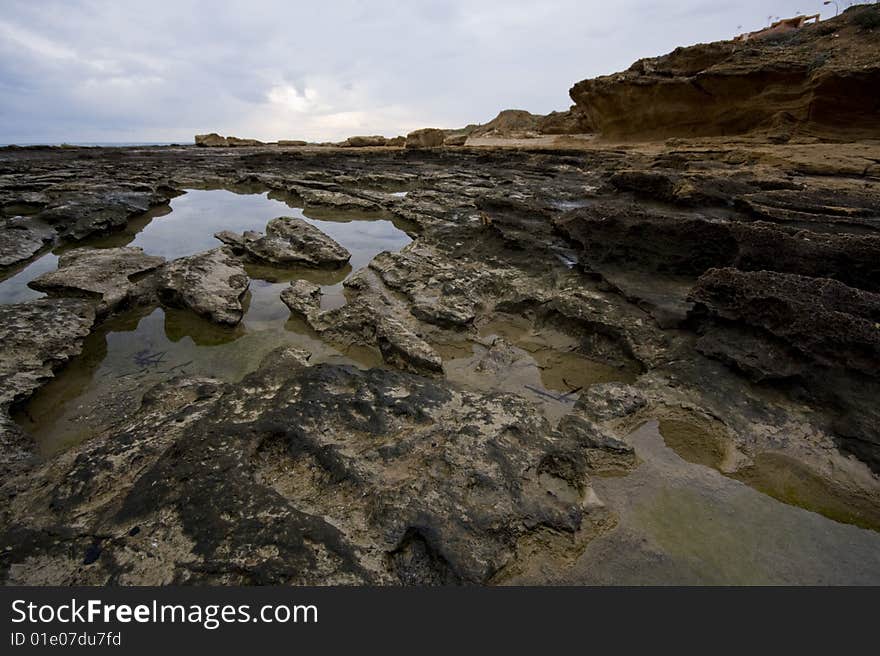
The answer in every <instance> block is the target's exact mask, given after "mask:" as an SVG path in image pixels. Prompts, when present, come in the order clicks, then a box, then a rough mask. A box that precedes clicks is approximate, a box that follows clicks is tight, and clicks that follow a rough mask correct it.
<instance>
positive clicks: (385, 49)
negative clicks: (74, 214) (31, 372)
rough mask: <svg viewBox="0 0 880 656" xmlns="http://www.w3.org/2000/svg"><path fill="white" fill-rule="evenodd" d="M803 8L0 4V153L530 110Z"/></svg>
mask: <svg viewBox="0 0 880 656" xmlns="http://www.w3.org/2000/svg"><path fill="white" fill-rule="evenodd" d="M839 4H840V6H841V8H843V7H844V6H846V5H848V4H850V3H849V2H846V1H845V0H840V2H839ZM820 10H824V15H823V18H824V17H828V16H831V15H833V13H834V10H833V7H832V8H830V10H829V7H823V6H822V3H821V2H820V0H769V1H768V0H737V1H736V2H722V1H720V0H677V1H674V2H673V1H667V0H607V1H603V2H600V1H594V0H528V1H525V2H521V1H519V0H506V1H497V0H485V1H481V0H462V1H459V0H445V1H440V0H426V1H420V0H410V1H408V2H396V1H393V0H373V1H370V2H367V1H365V0H360V1H358V0H310V1H308V2H305V1H300V0H278V1H274V0H249V1H248V0H245V1H236V0H225V1H223V0H219V1H213V2H199V1H194V0H137V1H129V0H115V1H101V0H63V1H52V0H22V1H19V0H0V143H34V142H36V143H55V142H65V141H66V142H113V141H117V142H118V141H128V142H131V141H143V142H168V141H177V142H191V141H192V137H193V135H194V134H196V133H203V132H219V133H221V134H225V135H235V136H239V137H249V138H256V139H262V140H266V141H274V140H276V139H307V140H310V141H312V140H314V141H331V140H339V139H344V138H346V137H348V136H351V135H356V134H383V135H385V136H394V135H397V134H406V133H407V132H408V131H410V130H413V129H416V128H420V127H444V128H453V127H461V126H464V125H466V124H468V123H484V122H486V121H488V120H489V119H491V118H492V117H494V116H495V115H496V114H497V113H498V111H500V110H501V109H508V108H515V109H526V110H529V111H531V112H535V113H540V114H545V113H547V112H550V111H553V110H564V109H567V108H568V106H569V105H570V104H571V100H570V99H569V97H568V89H569V88H570V87H571V85H572V84H574V83H575V82H577V81H579V80H582V79H585V78H589V77H595V76H597V75H604V74H607V73H613V72H615V71H619V70H623V69H625V68H627V67H628V66H629V65H630V64H631V63H632V62H633V61H635V60H636V59H639V58H641V57H649V56H655V55H660V54H663V53H666V52H669V51H670V50H672V49H674V48H675V47H677V46H679V45H690V44H694V43H699V42H707V41H715V40H719V39H726V38H731V37H733V36H735V35H736V34H738V33H740V32H743V31H749V30H754V29H758V28H760V27H763V26H765V25H767V24H768V20H769V18H770V17H776V16H779V17H788V16H794V15H797V14H801V13H805V14H812V13H817V12H819V11H820Z"/></svg>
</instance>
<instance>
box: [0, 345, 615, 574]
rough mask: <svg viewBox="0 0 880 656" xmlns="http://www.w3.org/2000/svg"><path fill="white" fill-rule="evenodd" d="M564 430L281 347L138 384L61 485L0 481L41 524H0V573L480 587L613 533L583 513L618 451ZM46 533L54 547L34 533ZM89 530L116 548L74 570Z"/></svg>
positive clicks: (488, 400) (498, 397) (513, 405)
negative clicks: (126, 407)
mask: <svg viewBox="0 0 880 656" xmlns="http://www.w3.org/2000/svg"><path fill="white" fill-rule="evenodd" d="M578 428H579V431H576V432H577V435H575V434H574V433H573V432H572V431H561V432H559V433H554V432H552V431H551V430H550V429H549V427H548V425H547V423H546V421H545V420H544V419H543V418H542V417H540V416H539V415H538V414H536V413H535V411H534V410H533V409H532V408H531V406H529V404H528V403H526V402H525V401H523V400H522V399H520V398H518V397H516V396H513V395H503V394H479V393H474V392H468V391H465V390H461V389H458V388H455V387H450V386H449V385H447V384H443V383H438V382H432V381H430V380H428V379H425V378H421V377H417V376H412V375H409V374H403V373H397V372H391V371H383V370H378V369H374V370H370V371H358V370H356V369H352V368H347V367H334V366H329V365H319V366H314V367H308V366H304V354H303V353H302V352H298V351H296V350H295V349H288V350H287V351H281V352H276V353H273V354H272V356H271V357H270V358H267V360H266V363H265V364H264V365H263V367H262V368H261V369H260V370H258V371H257V372H255V373H254V374H252V375H250V376H248V377H247V379H245V380H244V381H243V382H242V384H241V385H238V386H220V385H218V384H217V383H216V382H212V381H206V380H198V379H195V380H186V379H183V380H177V381H173V382H171V383H169V384H167V385H165V386H164V387H161V388H157V389H154V390H152V391H151V392H150V393H149V394H148V395H147V398H146V399H145V402H144V407H143V408H142V410H141V411H140V412H139V413H138V416H137V417H136V418H133V419H132V420H131V421H129V422H126V423H123V424H120V425H119V426H118V427H117V428H115V429H113V430H112V431H111V432H110V433H108V439H102V440H95V441H93V442H90V443H88V444H86V445H83V446H82V447H80V448H79V449H78V453H77V457H76V458H75V459H69V460H68V461H67V462H68V466H69V468H70V469H69V472H68V474H67V476H65V478H64V479H63V480H57V479H54V478H53V471H52V468H51V467H42V468H40V469H38V470H37V471H35V472H33V474H32V476H33V480H35V481H39V482H40V483H41V484H36V485H34V484H28V485H23V481H7V482H6V489H7V490H10V489H14V488H16V486H19V485H21V486H22V487H21V489H20V490H19V494H17V495H16V497H15V499H14V501H13V503H14V505H15V507H16V508H19V507H28V508H34V509H36V508H39V509H40V511H39V514H38V515H32V519H31V521H30V522H29V523H28V525H27V527H22V526H18V525H16V524H14V523H9V522H6V521H0V540H2V542H3V544H4V545H5V546H6V552H5V556H4V558H3V559H2V563H0V572H2V575H3V578H4V579H6V581H7V582H20V583H23V582H27V581H31V582H33V581H35V580H37V578H38V577H39V576H41V574H40V568H39V566H32V564H35V563H43V564H45V563H49V562H51V563H53V567H52V571H53V572H54V574H53V575H52V577H51V578H52V579H53V580H55V581H58V582H60V581H64V582H67V583H74V582H80V583H86V582H90V583H104V582H108V581H113V582H116V583H126V584H136V583H140V584H150V583H151V584H159V583H184V582H188V583H215V584H216V583H223V584H233V583H239V584H242V583H248V584H285V585H289V584H319V583H323V584H326V583H330V582H334V583H398V584H401V583H402V584H438V583H486V582H489V581H490V580H492V578H493V577H495V576H497V575H498V574H499V573H500V572H502V570H504V569H505V568H506V567H509V566H511V565H512V564H513V563H514V562H515V561H517V560H518V559H519V558H523V557H527V555H526V554H520V553H519V550H518V544H519V543H520V541H521V540H523V539H527V538H529V537H530V536H533V537H538V536H541V535H544V534H545V533H546V534H548V535H562V536H565V538H566V543H567V544H568V545H569V546H568V547H567V549H569V550H571V551H573V552H574V553H577V552H578V551H579V550H580V549H581V548H582V546H581V545H582V543H583V539H584V537H585V536H589V535H590V534H591V532H595V531H596V530H598V529H599V527H601V526H602V525H603V524H604V523H605V522H607V521H608V518H607V511H606V510H604V509H603V508H601V507H597V506H596V505H595V504H591V503H590V502H589V501H588V499H589V497H590V479H589V474H588V471H589V465H588V462H587V457H586V452H588V451H592V450H599V451H601V450H607V451H608V452H609V454H612V455H614V454H617V453H622V452H625V451H626V448H625V445H620V444H617V443H609V444H599V443H598V442H597V441H596V439H593V440H592V441H590V446H589V448H587V446H586V445H585V443H584V436H585V435H593V434H594V432H593V430H594V429H591V427H590V425H589V424H588V423H587V422H585V421H583V420H580V421H579V422H578ZM569 433H572V434H571V435H569ZM595 434H598V433H595ZM588 441H589V440H588ZM599 441H601V440H599ZM206 453H210V457H206ZM108 465H109V466H108ZM50 499H51V502H49V500H50ZM47 526H52V527H54V528H53V531H52V535H53V536H55V539H54V541H53V540H41V539H39V536H40V535H41V530H42V529H43V528H45V527H47ZM74 527H76V528H74ZM134 527H137V531H136V532H135V531H134ZM84 534H85V535H101V536H105V535H106V536H114V537H112V538H107V539H103V540H102V541H101V555H100V557H99V558H97V559H94V563H93V564H90V565H89V566H88V567H83V566H82V565H81V560H80V559H77V558H70V557H69V554H70V553H71V552H74V553H83V552H84V551H85V549H86V548H87V546H88V545H87V544H86V542H85V540H82V539H80V538H79V537H78V536H81V535H84ZM133 535H134V537H131V536H133ZM116 536H119V537H116ZM123 536H128V537H123ZM151 543H152V544H154V545H157V546H155V547H153V548H150V547H149V545H150V544H151ZM145 549H149V551H150V558H149V563H144V561H143V555H142V554H143V552H144V550H145Z"/></svg>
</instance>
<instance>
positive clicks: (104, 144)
mask: <svg viewBox="0 0 880 656" xmlns="http://www.w3.org/2000/svg"><path fill="white" fill-rule="evenodd" d="M181 145H190V144H189V142H187V143H181V142H180V141H58V142H54V141H19V142H16V143H0V147H3V146H78V147H89V148H131V147H133V146H181Z"/></svg>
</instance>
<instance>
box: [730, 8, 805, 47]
mask: <svg viewBox="0 0 880 656" xmlns="http://www.w3.org/2000/svg"><path fill="white" fill-rule="evenodd" d="M810 21H813V22H814V23H818V22H819V14H813V15H812V16H795V17H794V18H783V19H782V20H778V21H776V22H775V23H771V24H770V27H765V28H763V29H760V30H756V31H754V32H745V33H743V34H740V35H739V36H738V37H736V38H735V39H734V41H750V40H751V39H763V38H766V37H768V36H775V35H777V34H786V33H787V32H793V31H795V30H799V29H801V28H802V27H803V26H804V25H806V24H807V23H809V22H810Z"/></svg>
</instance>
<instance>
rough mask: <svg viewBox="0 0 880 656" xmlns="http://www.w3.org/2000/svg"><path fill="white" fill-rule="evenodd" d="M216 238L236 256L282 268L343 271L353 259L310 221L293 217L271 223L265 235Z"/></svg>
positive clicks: (221, 235)
mask: <svg viewBox="0 0 880 656" xmlns="http://www.w3.org/2000/svg"><path fill="white" fill-rule="evenodd" d="M214 236H215V237H216V238H217V239H219V240H220V241H222V242H223V243H224V244H227V245H228V246H229V247H230V248H231V249H232V251H233V252H235V253H236V254H241V255H244V256H246V257H247V258H248V259H250V260H253V261H257V262H268V263H269V264H277V265H281V266H289V265H294V264H295V265H302V266H313V267H340V266H343V265H344V264H346V263H347V262H348V260H349V259H350V258H351V253H349V252H348V251H347V250H346V249H345V248H344V247H342V246H340V245H339V244H338V243H336V242H335V241H334V240H333V239H332V238H330V237H328V236H327V235H325V234H324V233H323V232H321V231H320V230H319V229H318V228H316V227H315V226H313V225H312V224H311V223H309V222H308V221H304V220H303V219H300V218H297V217H293V216H281V217H278V218H276V219H272V220H271V221H269V223H268V224H266V234H265V235H261V234H260V233H258V232H253V231H248V232H245V233H244V234H242V235H238V234H236V233H234V232H230V231H229V230H224V231H223V232H218V233H217V234H216V235H214Z"/></svg>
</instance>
